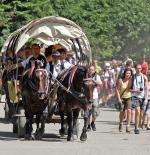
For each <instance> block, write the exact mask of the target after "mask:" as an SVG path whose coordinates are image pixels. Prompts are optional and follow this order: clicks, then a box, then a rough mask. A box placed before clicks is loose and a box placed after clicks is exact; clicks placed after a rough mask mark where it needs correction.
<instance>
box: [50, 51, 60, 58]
mask: <svg viewBox="0 0 150 155" xmlns="http://www.w3.org/2000/svg"><path fill="white" fill-rule="evenodd" d="M52 56H54V57H59V56H60V53H59V52H58V51H53V53H52Z"/></svg>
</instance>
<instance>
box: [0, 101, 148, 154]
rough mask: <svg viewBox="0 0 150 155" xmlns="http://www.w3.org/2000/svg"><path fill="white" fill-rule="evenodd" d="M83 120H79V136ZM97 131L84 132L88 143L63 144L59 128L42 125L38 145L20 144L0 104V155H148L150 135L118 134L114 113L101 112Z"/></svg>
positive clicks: (35, 142)
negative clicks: (43, 132) (41, 133)
mask: <svg viewBox="0 0 150 155" xmlns="http://www.w3.org/2000/svg"><path fill="white" fill-rule="evenodd" d="M82 125H83V120H80V133H81V129H82ZM96 127H97V130H96V131H95V132H93V131H91V132H88V140H87V141H86V142H81V141H80V140H79V138H78V139H77V140H75V141H74V142H67V140H66V137H64V138H61V137H60V136H59V128H60V124H46V132H45V135H44V137H43V139H42V140H41V141H24V139H19V138H17V135H16V134H13V133H12V124H11V123H9V122H7V121H6V120H5V118H4V104H2V103H1V104H0V155H42V154H43V155H110V154H111V155H120V154H121V155H148V154H150V131H147V130H146V129H144V130H141V133H140V134H139V135H135V134H134V132H133V130H134V126H132V132H131V134H129V133H126V132H125V125H124V131H123V132H122V133H119V132H118V112H117V111H116V110H114V109H109V108H102V109H101V113H100V116H99V117H98V118H97V122H96Z"/></svg>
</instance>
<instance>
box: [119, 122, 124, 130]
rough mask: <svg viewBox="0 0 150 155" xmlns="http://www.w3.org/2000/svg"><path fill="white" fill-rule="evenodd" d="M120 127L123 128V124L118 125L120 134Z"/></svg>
mask: <svg viewBox="0 0 150 155" xmlns="http://www.w3.org/2000/svg"><path fill="white" fill-rule="evenodd" d="M122 127H123V124H122V123H120V124H119V132H122Z"/></svg>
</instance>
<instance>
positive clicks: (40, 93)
mask: <svg viewBox="0 0 150 155" xmlns="http://www.w3.org/2000/svg"><path fill="white" fill-rule="evenodd" d="M29 72H30V70H29V71H26V72H25V74H24V75H23V78H22V81H21V92H22V97H23V102H24V108H25V116H26V120H27V121H26V135H25V139H28V140H30V139H33V138H35V139H41V138H42V135H43V133H44V128H45V119H46V117H45V116H44V115H43V111H44V110H45V108H46V107H47V106H48V101H49V96H48V91H49V86H50V82H49V77H48V74H47V71H46V70H45V69H35V70H34V71H33V73H32V76H31V77H29V74H28V73H29ZM34 115H36V123H37V129H36V132H35V134H32V130H33V129H32V124H33V117H34ZM40 123H41V127H40Z"/></svg>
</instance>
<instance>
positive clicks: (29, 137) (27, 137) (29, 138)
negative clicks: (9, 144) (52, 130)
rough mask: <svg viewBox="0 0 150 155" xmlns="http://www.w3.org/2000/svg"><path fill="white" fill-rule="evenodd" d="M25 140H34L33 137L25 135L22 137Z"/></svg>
mask: <svg viewBox="0 0 150 155" xmlns="http://www.w3.org/2000/svg"><path fill="white" fill-rule="evenodd" d="M24 139H25V140H35V137H34V135H30V134H26V135H25V137H24Z"/></svg>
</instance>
